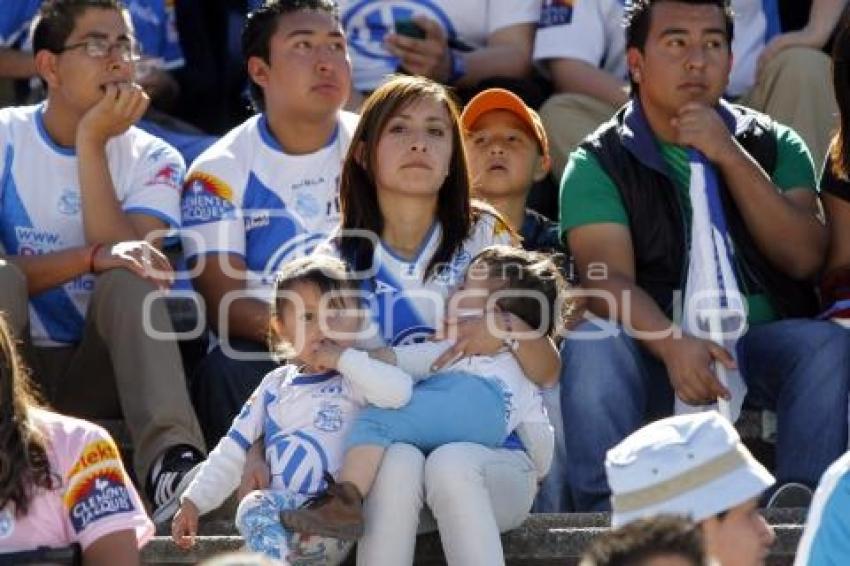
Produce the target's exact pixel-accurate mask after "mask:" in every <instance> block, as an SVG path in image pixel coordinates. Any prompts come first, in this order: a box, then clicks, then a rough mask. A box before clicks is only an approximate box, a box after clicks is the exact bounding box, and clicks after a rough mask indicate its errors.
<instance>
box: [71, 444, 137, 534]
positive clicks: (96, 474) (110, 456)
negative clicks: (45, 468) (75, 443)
mask: <svg viewBox="0 0 850 566" xmlns="http://www.w3.org/2000/svg"><path fill="white" fill-rule="evenodd" d="M63 500H64V503H65V508H66V509H67V511H68V518H69V519H70V520H71V524H72V525H74V530H75V531H76V532H77V533H80V532H82V531H83V530H84V529H85V528H86V527H88V526H89V525H91V524H92V523H93V522H95V521H99V520H101V519H104V518H106V517H109V516H112V515H115V514H116V513H125V512H128V511H134V510H135V505H133V499H132V497H131V495H130V490H128V489H127V476H126V474H125V473H124V469H123V468H122V467H121V460H120V455H119V454H118V449H117V448H116V447H115V443H114V442H112V440H109V439H100V440H95V441H93V442H90V443H88V444H87V445H86V447H85V448H84V449H83V451H82V453H81V454H80V457H79V458H78V459H77V462H76V463H75V464H74V466H73V467H72V468H71V471H70V472H68V491H67V492H66V493H65V495H64V497H63Z"/></svg>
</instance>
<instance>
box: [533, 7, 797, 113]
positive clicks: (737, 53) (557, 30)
mask: <svg viewBox="0 0 850 566" xmlns="http://www.w3.org/2000/svg"><path fill="white" fill-rule="evenodd" d="M623 6H624V1H623V0H545V1H544V5H543V9H542V12H541V19H540V22H539V25H538V30H537V38H536V42H535V46H534V59H535V60H536V61H540V60H544V59H556V58H562V57H563V58H574V59H578V60H580V61H585V62H587V63H590V64H592V65H596V66H597V67H599V68H601V69H604V70H605V71H608V72H609V73H611V74H613V75H615V76H617V77H619V78H623V79H625V78H626V71H627V68H626V62H625V44H626V32H625V29H624V28H623ZM732 10H733V11H734V12H735V33H734V37H733V39H732V54H733V57H734V59H733V65H732V72H731V74H730V76H729V87H728V88H727V94H728V95H729V96H731V97H738V96H741V95H742V94H744V93H746V92H747V91H748V90H749V89H750V88H751V87H752V86H753V85H754V84H755V69H756V61H757V60H758V56H759V54H760V53H761V50H762V49H763V48H764V46H765V44H766V43H767V42H768V41H769V40H770V39H771V38H773V36H775V35H777V34H778V33H780V22H779V9H778V7H777V3H776V0H732Z"/></svg>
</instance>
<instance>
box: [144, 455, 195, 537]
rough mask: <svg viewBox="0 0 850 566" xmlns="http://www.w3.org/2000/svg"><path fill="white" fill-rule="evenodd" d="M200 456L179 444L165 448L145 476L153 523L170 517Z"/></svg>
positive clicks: (191, 477)
mask: <svg viewBox="0 0 850 566" xmlns="http://www.w3.org/2000/svg"><path fill="white" fill-rule="evenodd" d="M203 460H204V457H203V455H202V454H201V453H200V452H198V450H196V449H195V448H192V447H191V446H187V445H185V444H181V445H179V446H172V447H171V448H169V449H168V450H166V451H165V452H164V453H163V455H162V456H161V457H160V458H159V459H158V460H157V461H156V463H155V464H154V465H153V468H151V471H150V474H149V475H148V481H147V485H146V487H145V493H146V495H147V496H148V501H150V502H151V503H152V504H153V513H152V515H151V519H153V522H154V523H156V524H159V523H164V522H166V521H168V520H170V519H171V517H173V516H174V514H175V513H176V512H177V508H178V507H179V506H180V496H181V495H182V494H183V492H184V491H186V488H187V487H189V484H190V483H192V479H193V478H194V477H195V475H196V474H197V473H198V469H199V468H200V464H201V462H203Z"/></svg>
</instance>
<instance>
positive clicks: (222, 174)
mask: <svg viewBox="0 0 850 566" xmlns="http://www.w3.org/2000/svg"><path fill="white" fill-rule="evenodd" d="M214 147H215V146H213V148H214ZM211 149H212V148H211ZM207 151H210V150H207ZM244 176H245V174H244V172H243V171H242V167H241V166H240V164H239V163H238V161H237V160H236V159H235V157H234V156H233V154H232V153H225V152H222V153H221V154H217V153H215V152H214V151H213V153H212V155H207V153H206V152H205V153H204V154H202V155H201V156H200V157H199V158H198V159H197V160H195V162H194V163H193V164H192V167H191V168H190V169H189V173H188V175H187V176H186V182H185V183H184V184H183V196H182V199H181V202H180V209H181V210H180V212H181V219H182V223H183V228H182V237H183V238H182V239H183V250H184V254H185V256H186V259H190V258H193V257H195V256H198V255H204V254H211V253H232V254H236V255H240V256H244V255H245V224H244V220H243V218H242V204H241V203H242V197H241V191H242V190H243V189H244V182H245V181H244Z"/></svg>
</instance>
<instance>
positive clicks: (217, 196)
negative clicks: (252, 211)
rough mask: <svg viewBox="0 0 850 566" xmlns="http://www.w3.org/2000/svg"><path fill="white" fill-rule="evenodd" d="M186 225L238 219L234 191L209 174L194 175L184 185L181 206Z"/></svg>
mask: <svg viewBox="0 0 850 566" xmlns="http://www.w3.org/2000/svg"><path fill="white" fill-rule="evenodd" d="M180 206H181V213H182V216H183V222H184V223H189V224H191V223H195V224H199V223H203V222H211V221H215V220H222V219H231V218H235V217H236V208H235V207H234V206H233V190H232V189H231V188H230V186H228V184H227V183H225V182H224V181H222V180H221V179H219V178H218V177H216V176H214V175H210V174H209V173H192V174H191V175H189V177H188V178H187V179H186V182H185V183H184V184H183V198H182V202H181V204H180Z"/></svg>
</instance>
